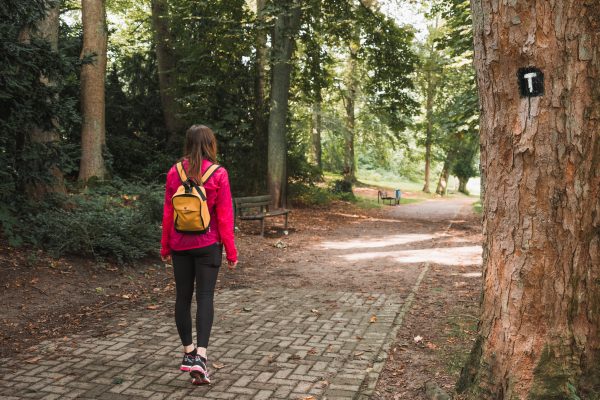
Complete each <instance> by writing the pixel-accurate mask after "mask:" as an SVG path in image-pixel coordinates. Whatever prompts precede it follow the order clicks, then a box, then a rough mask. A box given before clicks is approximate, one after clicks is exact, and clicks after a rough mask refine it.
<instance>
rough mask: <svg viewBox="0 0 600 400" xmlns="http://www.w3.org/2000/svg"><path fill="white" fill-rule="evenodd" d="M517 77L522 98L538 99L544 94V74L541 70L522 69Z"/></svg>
mask: <svg viewBox="0 0 600 400" xmlns="http://www.w3.org/2000/svg"><path fill="white" fill-rule="evenodd" d="M517 75H518V76H519V91H520V92H521V97H538V96H542V95H543V94H544V73H543V72H542V71H541V70H540V69H539V68H535V67H527V68H520V69H519V72H518V73H517Z"/></svg>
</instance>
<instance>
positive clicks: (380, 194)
mask: <svg viewBox="0 0 600 400" xmlns="http://www.w3.org/2000/svg"><path fill="white" fill-rule="evenodd" d="M397 194H398V196H397V197H396V196H395V197H392V196H388V193H387V192H386V191H382V190H378V191H377V203H378V204H379V200H380V199H381V202H382V203H384V204H385V201H386V200H388V201H389V202H390V206H391V205H392V202H393V204H394V205H398V204H400V199H401V198H402V192H400V191H399V190H398V191H397Z"/></svg>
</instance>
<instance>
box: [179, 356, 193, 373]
mask: <svg viewBox="0 0 600 400" xmlns="http://www.w3.org/2000/svg"><path fill="white" fill-rule="evenodd" d="M193 365H194V356H193V355H191V354H187V353H184V354H183V361H181V367H179V370H180V371H184V372H190V371H191V370H192V366H193Z"/></svg>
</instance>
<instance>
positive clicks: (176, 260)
mask: <svg viewBox="0 0 600 400" xmlns="http://www.w3.org/2000/svg"><path fill="white" fill-rule="evenodd" d="M216 155H217V142H216V139H215V135H214V133H213V131H212V130H211V129H210V128H208V127H206V126H203V125H194V126H192V127H191V128H189V129H188V131H187V133H186V137H185V145H184V156H183V158H182V159H181V161H180V162H179V163H177V164H175V165H174V166H173V167H171V169H170V170H169V172H168V173H167V183H166V188H165V204H164V211H163V224H162V229H163V231H162V240H161V252H160V254H161V258H162V260H163V261H165V262H169V261H171V260H172V263H173V272H174V275H175V286H176V292H177V297H176V301H175V323H176V325H177V332H178V333H179V337H180V338H181V344H182V345H183V352H184V355H183V361H182V363H181V367H180V369H181V370H182V371H186V372H189V373H190V375H191V376H192V383H194V384H206V383H210V378H209V375H208V368H207V366H206V365H207V363H206V357H207V355H206V349H207V347H208V340H209V337H210V331H211V329H212V324H213V315H214V308H213V297H214V290H215V285H216V282H217V275H218V274H219V267H220V266H221V258H222V254H223V246H225V252H226V254H227V264H228V267H229V268H231V269H233V268H235V266H236V265H237V250H236V248H235V242H234V236H233V207H232V201H231V191H230V188H229V178H228V175H227V171H226V170H225V168H223V167H220V166H218V165H217V164H216V158H217V157H216ZM174 195H175V197H173V196H174ZM178 196H179V197H178ZM181 200H183V201H186V202H188V201H197V207H190V209H194V210H198V209H200V212H196V213H191V212H190V213H188V212H187V210H188V206H187V204H191V203H185V205H184V206H183V207H182V209H185V211H186V213H185V214H180V210H179V207H178V206H177V205H176V207H174V206H173V204H178V203H177V202H176V201H181ZM179 204H183V203H179ZM200 206H201V207H200ZM179 217H182V218H179ZM191 219H194V221H191ZM207 220H210V223H208V224H206V222H207ZM182 221H183V222H182ZM190 221H191V223H192V224H193V223H196V224H197V225H198V224H199V225H200V226H201V228H203V229H201V228H197V229H195V230H194V229H189V228H188V227H189V226H190ZM202 224H205V225H207V226H202ZM194 282H195V284H196V303H197V310H196V335H197V340H196V346H194V342H193V339H192V318H191V315H190V311H191V303H192V294H193V292H194Z"/></svg>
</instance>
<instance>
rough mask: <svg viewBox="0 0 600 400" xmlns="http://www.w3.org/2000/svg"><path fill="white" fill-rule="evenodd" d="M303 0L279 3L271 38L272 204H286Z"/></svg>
mask: <svg viewBox="0 0 600 400" xmlns="http://www.w3.org/2000/svg"><path fill="white" fill-rule="evenodd" d="M300 18H301V9H300V3H299V2H298V1H296V0H284V1H281V2H279V3H278V11H277V17H276V21H275V26H274V28H273V36H272V38H271V43H272V45H271V58H272V67H271V70H272V80H271V97H270V107H269V108H270V112H269V146H268V149H269V150H268V179H267V183H268V187H269V193H270V194H271V196H272V201H273V204H274V205H275V206H276V207H282V206H284V205H285V203H286V185H287V173H286V172H287V167H286V156H287V143H286V142H287V140H286V132H287V129H286V121H287V113H288V100H289V97H288V96H289V89H290V78H291V71H292V67H291V65H290V62H291V58H292V54H293V51H294V47H295V35H297V32H298V28H299V27H300V22H301V19H300Z"/></svg>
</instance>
